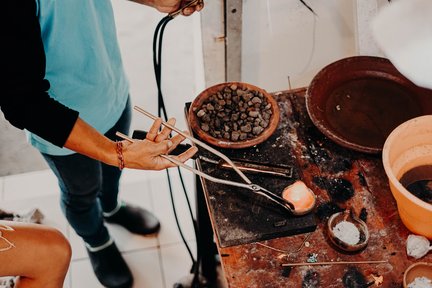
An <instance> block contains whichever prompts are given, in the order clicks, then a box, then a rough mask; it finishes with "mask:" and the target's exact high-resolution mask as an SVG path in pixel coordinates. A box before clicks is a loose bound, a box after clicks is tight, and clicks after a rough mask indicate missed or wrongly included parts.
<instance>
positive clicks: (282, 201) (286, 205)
mask: <svg viewBox="0 0 432 288" xmlns="http://www.w3.org/2000/svg"><path fill="white" fill-rule="evenodd" d="M134 109H135V110H137V111H138V112H140V113H142V114H144V115H146V116H147V117H149V118H151V119H153V120H156V119H158V117H156V116H154V115H153V114H151V113H149V112H147V111H145V110H144V109H142V108H140V107H138V106H135V107H134ZM162 125H163V126H165V127H168V128H170V129H171V130H173V131H175V132H177V133H178V134H180V135H182V136H183V137H185V138H187V139H189V140H190V141H191V142H193V143H195V144H196V145H198V146H200V147H202V148H204V149H206V150H207V151H209V152H211V153H213V154H214V155H216V156H218V157H220V158H221V159H223V160H224V161H225V162H226V163H227V164H229V165H231V167H232V168H233V169H234V170H235V171H236V172H237V174H238V175H239V176H240V177H241V178H242V179H243V181H244V182H245V183H239V182H234V181H229V180H225V179H219V178H216V177H213V176H211V175H208V174H206V173H204V172H202V171H199V170H197V169H195V168H192V167H190V166H188V165H186V164H184V163H183V162H181V161H178V160H177V159H175V158H173V157H172V156H169V155H164V154H162V155H160V156H161V157H163V158H165V159H167V160H168V161H171V162H173V163H174V164H176V165H178V166H180V167H183V168H185V169H187V170H189V171H191V172H193V173H195V174H197V175H199V176H201V177H203V178H205V179H207V180H209V181H212V182H215V183H221V184H225V185H231V186H235V187H240V188H246V189H249V190H252V192H254V193H256V194H259V195H262V196H264V197H266V198H267V199H269V200H270V201H272V202H274V203H276V204H278V205H279V206H281V207H283V208H284V209H286V210H288V211H289V212H291V213H292V214H294V215H296V211H295V207H294V204H292V203H291V202H289V201H287V200H285V199H284V198H282V197H280V196H279V195H276V194H275V193H273V192H271V191H269V190H267V189H265V188H263V187H261V186H259V185H257V184H254V183H252V181H251V180H250V179H249V178H248V177H246V175H244V174H243V172H242V171H241V170H240V169H239V168H238V167H237V166H236V165H235V164H234V163H233V162H232V161H231V159H229V158H228V157H227V156H226V155H224V154H223V153H221V152H219V151H217V150H216V149H214V148H212V147H210V146H209V145H207V144H205V143H204V142H202V141H200V140H198V139H196V138H194V137H192V136H190V135H188V134H186V133H184V132H183V131H181V130H179V129H178V128H176V127H175V126H173V125H171V124H169V123H167V122H164V121H162ZM117 136H119V137H121V138H123V139H126V140H128V141H131V142H133V141H134V139H132V138H130V137H128V136H126V135H124V134H122V133H119V132H117Z"/></svg>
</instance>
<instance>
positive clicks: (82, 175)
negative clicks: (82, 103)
mask: <svg viewBox="0 0 432 288" xmlns="http://www.w3.org/2000/svg"><path fill="white" fill-rule="evenodd" d="M131 114H132V113H131V106H130V101H129V100H128V101H127V104H126V107H125V110H124V111H123V113H122V115H121V117H120V119H119V120H118V121H117V123H116V124H115V125H114V127H112V128H111V129H110V130H109V131H108V132H107V133H105V136H107V137H108V138H110V139H112V140H115V139H117V136H116V135H115V133H116V132H117V131H119V132H122V133H124V134H126V135H128V134H129V128H130V123H131ZM42 156H43V157H44V158H45V160H46V161H47V162H48V165H49V167H50V168H51V169H52V171H53V172H54V174H55V175H56V176H57V179H58V183H59V186H60V190H61V199H60V201H61V207H62V210H63V213H64V215H65V217H66V219H67V220H68V221H69V224H70V225H71V226H72V228H73V229H74V230H75V232H76V233H77V234H78V235H79V236H81V237H82V238H83V240H84V241H85V242H86V243H87V244H88V245H90V246H91V247H97V246H101V245H103V244H105V243H107V242H108V241H109V239H110V235H109V233H108V230H107V228H106V226H105V225H104V219H103V214H102V213H103V212H110V211H113V210H114V209H115V208H116V207H117V203H118V201H117V196H118V192H119V190H118V188H119V181H120V176H121V171H120V170H119V169H118V168H117V167H114V166H109V165H106V164H104V163H101V162H100V161H97V160H94V159H91V158H89V157H87V156H84V155H81V154H78V153H75V154H72V155H67V156H53V155H47V154H44V153H42Z"/></svg>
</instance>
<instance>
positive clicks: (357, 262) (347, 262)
mask: <svg viewBox="0 0 432 288" xmlns="http://www.w3.org/2000/svg"><path fill="white" fill-rule="evenodd" d="M382 263H388V260H376V261H374V260H371V261H338V262H314V263H309V262H304V263H285V264H282V266H283V267H286V266H290V267H294V266H317V265H346V264H382Z"/></svg>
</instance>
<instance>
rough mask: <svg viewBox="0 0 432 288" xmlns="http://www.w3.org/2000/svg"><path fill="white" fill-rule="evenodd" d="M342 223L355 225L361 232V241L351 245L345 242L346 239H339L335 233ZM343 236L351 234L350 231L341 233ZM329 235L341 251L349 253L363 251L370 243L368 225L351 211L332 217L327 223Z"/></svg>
mask: <svg viewBox="0 0 432 288" xmlns="http://www.w3.org/2000/svg"><path fill="white" fill-rule="evenodd" d="M342 222H345V223H346V222H348V223H351V224H353V225H354V226H355V227H356V228H357V230H358V232H359V241H358V242H357V243H349V242H346V241H344V239H341V238H340V237H338V235H337V233H335V232H334V231H333V229H334V228H335V226H337V225H338V224H339V223H342ZM340 233H341V234H344V236H346V235H348V234H349V231H348V230H347V231H341V232H340ZM327 234H328V236H329V238H330V241H331V242H332V243H333V244H334V245H335V246H336V247H337V248H339V249H341V250H343V251H347V252H355V251H359V250H362V249H363V248H365V247H366V246H367V244H368V242H369V230H368V228H367V226H366V223H365V222H364V221H362V220H361V219H359V218H357V217H356V216H354V215H353V214H352V212H351V211H349V210H346V211H342V212H337V213H335V214H333V215H332V216H330V218H329V219H328V221H327Z"/></svg>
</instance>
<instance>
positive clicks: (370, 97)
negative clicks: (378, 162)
mask: <svg viewBox="0 0 432 288" xmlns="http://www.w3.org/2000/svg"><path fill="white" fill-rule="evenodd" d="M306 108H307V112H308V114H309V116H310V118H311V120H312V122H313V123H314V124H315V126H316V127H317V128H318V129H319V130H320V131H321V132H322V133H323V134H324V135H326V136H327V137H328V138H330V139H331V140H333V141H334V142H336V143H337V144H339V145H341V146H344V147H347V148H350V149H353V150H356V151H361V152H366V153H372V154H375V153H380V152H381V151H382V148H383V146H384V142H385V140H386V138H387V136H388V135H389V134H390V132H391V131H392V130H393V129H394V128H396V127H397V126H398V125H399V124H401V123H403V122H405V121H407V120H409V119H412V118H415V117H418V116H422V115H426V114H432V90H429V89H425V88H421V87H418V86H416V85H415V84H414V83H412V82H411V81H409V80H408V79H407V78H406V77H404V76H403V75H402V74H401V73H399V71H398V70H397V69H396V68H395V67H394V66H393V64H391V62H390V61H389V60H388V59H386V58H381V57H373V56H354V57H348V58H344V59H341V60H338V61H336V62H333V63H331V64H330V65H328V66H326V67H324V68H323V69H322V70H321V71H320V72H318V74H317V75H316V76H315V77H314V78H313V79H312V81H311V83H310V85H309V87H308V88H307V92H306Z"/></svg>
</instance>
